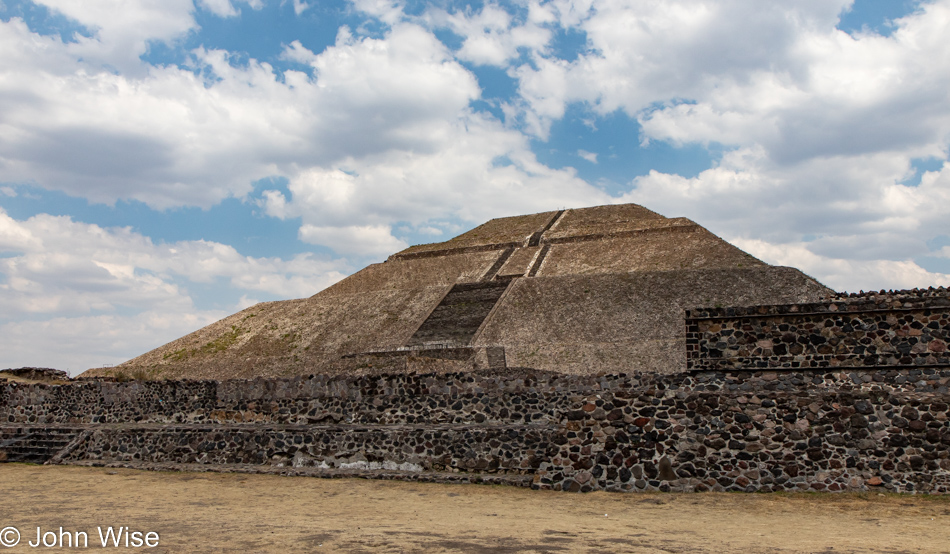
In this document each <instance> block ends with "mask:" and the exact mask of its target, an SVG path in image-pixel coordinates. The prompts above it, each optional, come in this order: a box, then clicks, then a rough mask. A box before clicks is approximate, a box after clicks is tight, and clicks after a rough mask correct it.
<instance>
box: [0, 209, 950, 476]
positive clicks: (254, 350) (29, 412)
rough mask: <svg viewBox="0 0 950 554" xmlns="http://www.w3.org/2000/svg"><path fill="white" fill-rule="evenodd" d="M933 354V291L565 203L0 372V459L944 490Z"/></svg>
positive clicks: (948, 298)
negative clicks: (113, 351)
mask: <svg viewBox="0 0 950 554" xmlns="http://www.w3.org/2000/svg"><path fill="white" fill-rule="evenodd" d="M948 343H950V291H947V290H946V289H943V288H938V289H933V288H931V289H915V290H907V291H879V292H869V293H863V292H862V293H858V294H854V293H852V294H847V293H835V292H833V291H831V290H829V289H827V288H826V287H824V286H822V285H821V284H819V283H817V282H816V281H815V280H813V279H811V278H810V277H808V276H806V275H804V274H802V273H801V272H799V271H797V270H795V269H791V268H780V267H772V266H769V265H767V264H764V263H763V262H761V261H759V260H756V259H755V258H753V257H751V256H749V255H747V254H745V253H743V252H741V251H740V250H738V249H736V248H735V247H733V246H731V245H729V244H727V243H725V242H724V241H722V240H720V239H718V238H717V237H715V236H714V235H712V234H711V233H709V232H708V231H706V230H705V229H703V228H702V227H699V226H698V225H696V224H695V223H692V222H690V221H688V220H684V219H666V218H663V217H662V216H659V215H658V214H655V213H653V212H651V211H649V210H646V209H645V208H642V207H640V206H635V205H624V206H604V207H598V208H587V209H581V210H564V211H559V212H550V213H546V214H536V215H532V216H522V217H515V218H504V219H498V220H492V221H490V222H488V223H486V224H485V225H482V226H480V227H478V228H476V229H474V230H473V231H470V232H469V233H465V234H463V235H461V236H459V237H457V238H455V239H452V240H450V241H447V242H444V243H440V244H433V245H420V246H414V247H411V248H409V249H407V250H405V251H403V252H400V253H397V254H394V255H393V256H391V257H390V259H389V260H387V261H386V262H384V263H381V264H376V265H373V266H370V267H368V268H366V269H364V270H363V271H361V272H358V273H357V274H355V275H353V276H351V277H350V278H348V279H344V280H343V281H341V282H340V283H338V284H336V285H334V286H333V287H330V288H329V289H327V290H325V291H323V292H320V293H318V294H317V295H315V296H313V297H311V298H308V299H303V300H293V301H286V302H272V303H266V304H262V305H258V306H253V307H251V308H248V309H247V310H244V311H242V312H240V313H238V314H235V315H233V316H230V317H228V318H225V319H224V320H222V321H220V322H218V323H215V324H213V325H211V326H209V327H206V328H205V329H201V330H199V331H196V332H195V333H193V334H191V335H188V336H186V337H183V338H182V339H179V340H177V341H174V342H172V343H170V344H168V345H165V346H163V347H161V348H158V349H156V350H154V351H152V352H149V353H147V354H144V355H143V356H140V357H139V358H135V359H133V360H131V361H130V362H128V363H126V364H122V365H121V366H118V367H117V368H109V369H98V370H93V371H90V372H87V373H86V374H84V375H83V377H82V378H81V379H76V380H73V381H70V382H62V381H53V380H47V381H46V382H40V381H36V382H34V381H28V380H22V379H21V380H19V381H14V380H9V381H3V380H0V461H8V462H15V461H25V462H34V463H62V464H75V465H93V466H123V467H139V468H147V469H182V470H198V471H201V470H211V471H237V472H277V473H283V474H294V475H315V476H324V477H329V476H361V477H372V478H380V479H409V480H422V481H438V482H467V483H504V484H510V485H518V486H528V487H533V488H538V489H553V490H562V491H580V492H584V491H592V490H609V491H631V492H636V491H707V490H720V491H721V490H725V491H748V492H752V491H846V490H869V489H871V490H874V489H876V490H890V491H895V492H915V493H916V492H924V493H948V492H950V354H948V350H947V346H948ZM21 373H23V372H21ZM23 374H24V375H26V374H27V373H23ZM29 375H30V376H33V377H36V378H37V379H39V378H41V377H42V376H43V374H42V373H37V372H35V371H33V372H30V373H29Z"/></svg>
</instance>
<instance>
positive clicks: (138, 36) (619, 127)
mask: <svg viewBox="0 0 950 554" xmlns="http://www.w3.org/2000/svg"><path fill="white" fill-rule="evenodd" d="M948 35H950V0H941V1H919V2H918V1H910V0H890V1H882V0H857V1H854V2H851V1H849V0H820V1H819V0H812V1H805V2H795V3H789V5H784V4H773V3H763V2H759V1H758V0H738V1H735V0H733V1H715V0H669V1H666V2H658V3H649V2H636V1H629V2H622V1H613V0H605V1H600V2H598V1H594V2H592V1H589V0H588V1H583V0H576V1H571V0H551V1H546V2H539V1H528V0H525V1H517V2H499V3H493V2H487V3H486V2H463V3H455V2H448V1H445V2H431V3H427V2H399V1H391V0H354V1H345V0H344V1H339V2H315V1H313V0H309V1H305V0H282V1H268V0H196V1H192V0H162V1H158V0H126V1H122V2H119V1H118V0H87V1H84V2H82V3H77V2H70V1H68V0H40V1H35V2H33V1H28V0H0V367H18V366H22V365H39V366H50V367H58V368H62V369H67V368H68V369H69V370H70V371H71V372H73V373H78V372H79V371H81V370H83V369H85V368H88V367H94V366H99V365H103V364H114V363H119V362H121V361H124V360H126V359H128V358H130V357H133V356H135V355H137V354H140V353H143V352H145V351H146V350H149V349H151V348H153V347H155V346H158V345H160V344H163V343H164V342H167V341H168V340H171V339H174V338H177V337H178V336H181V335H183V334H185V333H187V332H189V331H192V330H194V329H196V328H198V327H201V326H203V325H205V324H208V323H211V322H213V321H215V320H217V319H219V318H221V317H223V316H225V315H228V314H230V313H233V312H234V311H236V310H238V309H240V308H243V307H246V306H248V305H251V304H253V303H255V302H259V301H267V300H276V299H284V298H296V297H302V296H308V295H311V294H314V293H316V292H317V291H319V290H321V289H322V288H325V287H326V286H328V285H329V284H332V283H333V282H335V281H337V280H339V279H341V278H343V277H344V276H346V275H348V274H350V273H352V272H353V271H356V270H358V269H359V268H361V267H363V266H365V265H366V264H368V263H373V262H377V261H380V260H383V259H385V257H386V256H387V255H388V254H390V253H392V252H394V251H397V250H400V249H402V248H404V247H405V246H407V245H409V244H415V243H420V242H435V241H441V240H445V239H447V238H450V237H452V236H454V235H456V234H458V233H459V232H462V231H464V230H466V229H468V228H471V227H472V226H474V225H476V224H478V223H480V222H482V221H484V220H487V219H489V218H492V217H499V216H505V215H513V214H519V213H531V212H537V211H543V210H549V209H554V208H559V207H582V206H587V205H597V204H605V203H611V202H637V203H640V204H644V205H646V206H648V207H650V208H652V209H654V210H656V211H659V212H660V213H662V214H664V215H667V216H670V217H676V216H685V217H689V218H692V219H694V220H695V221H697V222H699V223H700V224H702V225H704V226H706V227H707V228H709V229H710V230H712V231H713V232H715V233H717V234H719V235H720V236H722V237H724V238H725V239H727V240H729V241H731V242H732V243H734V244H736V245H737V246H739V247H741V248H743V249H745V250H747V251H749V252H751V253H752V254H754V255H756V256H758V257H760V258H762V259H764V260H766V261H768V262H770V263H774V264H780V265H791V266H795V267H798V268H800V269H802V270H804V271H805V272H807V273H809V274H811V275H813V276H815V277H816V278H818V279H819V280H821V281H823V282H824V283H826V284H828V285H829V286H832V287H834V288H836V289H839V290H860V289H879V288H903V287H915V286H930V285H948V284H950V222H948V219H947V218H946V216H945V211H946V210H945V208H944V206H946V205H948V204H947V201H948V200H950V166H948V165H947V160H948V144H950V44H948V41H946V39H945V37H946V36H948Z"/></svg>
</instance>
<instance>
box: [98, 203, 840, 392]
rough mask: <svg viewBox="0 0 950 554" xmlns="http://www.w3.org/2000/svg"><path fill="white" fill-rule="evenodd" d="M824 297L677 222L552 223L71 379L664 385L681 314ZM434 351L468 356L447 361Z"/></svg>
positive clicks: (447, 245)
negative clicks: (343, 378)
mask: <svg viewBox="0 0 950 554" xmlns="http://www.w3.org/2000/svg"><path fill="white" fill-rule="evenodd" d="M506 279H515V282H514V283H512V285H511V287H510V290H506V288H505V287H504V286H501V287H497V288H496V287H493V286H492V285H494V284H495V283H496V282H497V281H499V280H501V281H504V280H506ZM501 284H502V285H503V284H504V283H501ZM472 287H474V289H477V290H480V291H482V292H486V294H483V295H481V296H479V295H478V294H475V293H472V291H471V290H468V289H469V288H472ZM474 289H473V290H474ZM482 289H484V290H482ZM465 292H468V293H471V294H470V296H471V295H474V296H478V298H474V299H469V298H467V297H466V295H465V294H462V293H465ZM488 292H492V293H497V294H487V293H488ZM831 292H832V291H830V290H828V289H827V288H825V287H824V286H822V285H821V284H820V283H817V282H816V281H815V280H814V279H811V278H810V277H807V276H806V275H804V274H802V273H801V272H799V271H797V270H794V269H790V268H774V267H770V266H768V265H767V264H765V263H763V262H761V261H760V260H757V259H755V258H754V257H752V256H750V255H749V254H746V253H745V252H742V251H741V250H739V249H738V248H736V247H734V246H732V245H730V244H729V243H727V242H725V241H723V240H722V239H720V238H718V237H716V236H715V235H713V234H712V233H710V232H709V231H707V230H706V229H703V228H702V227H700V226H699V225H697V224H696V223H694V222H692V221H689V220H687V219H683V218H674V219H668V218H665V217H663V216H661V215H659V214H656V213H654V212H652V211H650V210H648V209H646V208H644V207H642V206H637V205H635V204H626V205H612V206H599V207H594V208H583V209H572V210H562V211H558V212H545V213H541V214H533V215H525V216H516V217H508V218H499V219H493V220H491V221H489V222H487V223H485V224H484V225H481V226H479V227H477V228H475V229H473V230H471V231H469V232H467V233H464V234H462V235H460V236H458V237H456V238H454V239H452V240H449V241H446V242H443V243H438V244H429V245H417V246H413V247H410V248H408V249H406V250H404V251H402V252H398V253H396V254H393V255H392V256H391V257H390V258H389V259H388V260H387V261H386V262H384V263H380V264H373V265H371V266H369V267H367V268H365V269H363V270H362V271H359V272H357V273H356V274H354V275H351V276H350V277H347V278H346V279H343V280H342V281H340V282H339V283H337V284H335V285H333V286H331V287H329V288H327V289H326V290H324V291H321V292H319V293H318V294H316V295H314V296H312V297H310V298H305V299H300V300H287V301H282V302H268V303H262V304H258V305H256V306H252V307H250V308H248V309H246V310H243V311H241V312H239V313H237V314H234V315H232V316H230V317H227V318H225V319H223V320H221V321H219V322H216V323H214V324H212V325H209V326H208V327H205V328H203V329H199V330H198V331H195V332H194V333H192V334H190V335H188V336H185V337H182V338H180V339H178V340H176V341H173V342H171V343H169V344H167V345H165V346H162V347H159V348H157V349H155V350H153V351H151V352H148V353H146V354H143V355H142V356H139V357H137V358H135V359H133V360H130V361H128V362H126V363H124V364H120V365H119V366H117V367H115V368H97V369H92V370H89V371H87V372H86V373H85V374H84V375H85V376H99V377H102V376H108V375H111V376H114V377H118V378H129V377H133V378H140V379H141V378H150V379H158V378H175V379H182V378H201V379H227V378H249V377H280V376H287V375H309V374H312V373H321V374H326V375H384V374H392V373H414V372H415V373H428V372H441V373H451V372H457V371H473V370H480V369H485V368H487V367H493V368H496V369H504V367H505V366H506V365H507V366H520V367H533V368H536V369H543V370H548V371H557V372H561V373H569V374H584V373H586V374H596V373H600V372H631V371H643V372H658V373H672V372H675V371H678V370H680V369H682V366H683V364H684V363H685V361H684V359H683V344H684V341H685V337H684V330H683V325H682V321H683V319H682V317H683V310H684V309H685V308H689V307H694V306H697V305H708V304H707V303H713V304H717V303H718V304H723V305H730V306H732V305H747V304H762V303H788V302H805V301H814V300H818V299H819V298H820V297H821V296H822V295H826V294H830V293H831ZM434 348H452V349H460V348H462V349H464V348H468V349H471V352H470V355H469V356H467V357H465V358H464V359H459V358H447V357H442V356H438V355H434V354H433V349H434ZM488 348H492V349H495V350H494V351H501V350H500V349H504V352H505V358H507V360H505V358H496V359H495V362H496V363H494V364H492V363H491V362H489V360H488V359H487V356H483V355H481V354H480V352H485V351H486V350H485V349H488ZM426 349H428V350H426ZM499 359H501V360H503V361H502V362H501V363H497V362H498V360H499Z"/></svg>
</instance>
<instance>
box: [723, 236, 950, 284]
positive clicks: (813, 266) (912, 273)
mask: <svg viewBox="0 0 950 554" xmlns="http://www.w3.org/2000/svg"><path fill="white" fill-rule="evenodd" d="M732 242H733V243H734V244H735V245H736V246H738V247H739V248H742V249H743V250H745V251H746V252H749V253H750V254H752V255H754V256H756V257H758V258H760V259H762V260H763V261H766V262H769V263H772V264H775V265H784V266H791V267H797V268H798V269H801V270H802V271H804V272H805V273H807V274H809V275H812V276H813V277H816V278H817V279H818V280H819V281H821V282H822V283H824V284H825V285H827V286H829V287H831V288H833V289H836V290H840V291H849V292H857V291H859V290H878V289H892V288H893V289H908V288H915V287H921V288H927V287H930V286H944V287H947V286H950V275H948V274H945V273H934V272H930V271H927V270H925V269H924V268H922V267H920V266H918V265H917V264H915V263H914V262H912V261H907V260H903V261H894V260H848V259H842V258H829V257H825V256H819V255H816V254H815V253H813V252H812V251H811V250H810V249H809V248H808V245H807V244H803V243H794V244H780V245H776V244H769V243H767V242H764V241H760V240H746V239H736V240H733V241H732Z"/></svg>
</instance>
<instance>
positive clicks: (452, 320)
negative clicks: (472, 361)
mask: <svg viewBox="0 0 950 554" xmlns="http://www.w3.org/2000/svg"><path fill="white" fill-rule="evenodd" d="M510 282H511V281H510V280H509V279H504V280H493V281H486V282H478V283H461V284H457V285H455V286H453V287H452V289H451V290H450V291H449V292H448V294H446V295H445V297H444V298H443V299H442V301H441V302H440V303H439V305H438V306H436V308H435V309H434V310H432V313H431V314H429V317H428V318H426V320H425V321H424V322H423V323H422V325H420V326H419V329H418V330H416V332H415V334H413V335H412V338H411V339H409V342H408V344H407V345H406V346H423V345H426V344H433V343H439V344H456V345H459V346H466V345H468V344H470V343H471V340H472V338H473V337H474V336H475V333H476V332H477V331H478V328H479V326H481V324H482V322H483V321H484V320H485V318H486V317H488V314H489V313H491V310H492V308H493V307H494V306H495V303H496V302H498V299H499V298H501V295H502V294H504V292H505V289H507V288H508V284H509V283H510Z"/></svg>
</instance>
